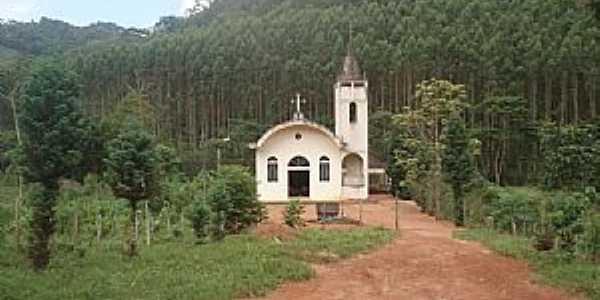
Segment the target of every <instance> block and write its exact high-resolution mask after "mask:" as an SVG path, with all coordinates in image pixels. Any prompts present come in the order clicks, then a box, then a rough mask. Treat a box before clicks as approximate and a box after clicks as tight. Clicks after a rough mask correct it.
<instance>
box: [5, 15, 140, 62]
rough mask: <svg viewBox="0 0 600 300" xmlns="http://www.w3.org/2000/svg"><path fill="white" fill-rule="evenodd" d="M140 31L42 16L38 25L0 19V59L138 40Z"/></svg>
mask: <svg viewBox="0 0 600 300" xmlns="http://www.w3.org/2000/svg"><path fill="white" fill-rule="evenodd" d="M142 34H144V32H143V31H141V30H136V29H130V30H127V29H125V28H123V27H119V26H117V25H116V24H112V23H96V24H92V25H89V26H86V27H76V26H73V25H71V24H68V23H65V22H62V21H59V20H52V19H49V18H45V17H42V18H41V19H40V20H39V21H38V22H26V23H23V22H17V21H11V20H10V21H9V20H6V21H3V20H2V19H0V60H1V59H3V58H5V57H10V56H16V55H24V56H37V55H44V54H55V53H61V52H64V51H67V50H69V49H73V48H77V47H81V46H84V45H87V44H91V43H94V42H100V41H104V42H106V41H110V40H117V39H123V40H126V39H130V40H135V39H140V36H141V35H142Z"/></svg>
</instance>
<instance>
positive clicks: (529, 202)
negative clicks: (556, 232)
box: [488, 187, 539, 234]
mask: <svg viewBox="0 0 600 300" xmlns="http://www.w3.org/2000/svg"><path fill="white" fill-rule="evenodd" d="M492 189H494V190H495V192H496V194H497V199H495V200H492V201H490V204H489V207H488V214H489V216H491V217H493V220H494V225H495V227H496V228H497V229H499V230H502V231H505V232H512V233H515V234H516V233H518V231H519V229H521V231H522V232H527V231H528V229H529V228H531V227H533V224H535V223H536V222H537V221H538V220H539V211H538V207H537V205H538V203H536V202H538V201H539V195H538V194H537V193H536V191H534V190H532V189H516V188H512V189H507V188H498V187H495V188H492Z"/></svg>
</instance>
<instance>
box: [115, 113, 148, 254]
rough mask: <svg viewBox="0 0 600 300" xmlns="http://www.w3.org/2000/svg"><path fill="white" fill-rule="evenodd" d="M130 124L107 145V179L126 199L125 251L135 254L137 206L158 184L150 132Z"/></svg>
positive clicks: (118, 195)
mask: <svg viewBox="0 0 600 300" xmlns="http://www.w3.org/2000/svg"><path fill="white" fill-rule="evenodd" d="M138 126H139V125H137V124H134V123H131V124H129V126H128V127H126V128H124V129H122V131H121V133H119V134H118V135H117V136H116V137H115V138H114V139H112V140H110V141H109V142H108V145H107V156H106V159H105V160H104V163H105V165H106V174H105V176H106V179H107V182H108V184H109V185H110V187H111V188H112V190H113V194H114V195H115V196H117V197H118V198H123V199H126V200H127V201H129V206H130V223H131V224H130V226H131V237H130V240H129V243H128V244H129V247H128V250H127V253H128V254H129V255H130V256H133V255H136V247H137V246H136V242H137V240H136V238H135V234H134V232H135V223H136V217H135V214H136V213H137V205H138V203H139V202H140V201H143V200H146V201H148V200H150V198H151V197H153V196H155V195H156V193H157V190H158V188H159V185H158V175H159V174H158V157H157V153H156V151H155V148H154V145H153V139H152V136H151V135H150V134H148V133H147V132H145V131H144V130H143V129H141V128H139V127H138Z"/></svg>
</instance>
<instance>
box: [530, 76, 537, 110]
mask: <svg viewBox="0 0 600 300" xmlns="http://www.w3.org/2000/svg"><path fill="white" fill-rule="evenodd" d="M537 94H538V80H537V77H535V75H533V79H532V83H531V121H534V122H535V121H536V120H537V115H538V107H537V102H538V99H537V98H538V96H537Z"/></svg>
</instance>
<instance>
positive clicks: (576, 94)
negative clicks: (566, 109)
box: [573, 73, 579, 124]
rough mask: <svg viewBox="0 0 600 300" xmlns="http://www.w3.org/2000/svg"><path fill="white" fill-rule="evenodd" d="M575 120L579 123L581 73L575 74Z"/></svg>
mask: <svg viewBox="0 0 600 300" xmlns="http://www.w3.org/2000/svg"><path fill="white" fill-rule="evenodd" d="M573 122H574V123H575V124H578V123H579V74H577V73H575V74H574V76H573Z"/></svg>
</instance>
